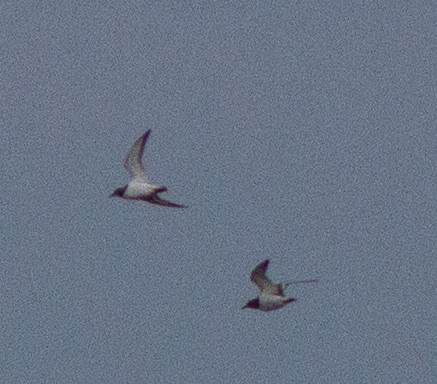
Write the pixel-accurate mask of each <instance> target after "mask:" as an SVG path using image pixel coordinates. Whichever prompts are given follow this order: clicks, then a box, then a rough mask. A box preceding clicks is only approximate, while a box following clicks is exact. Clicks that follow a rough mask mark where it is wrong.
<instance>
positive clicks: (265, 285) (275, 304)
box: [242, 260, 317, 312]
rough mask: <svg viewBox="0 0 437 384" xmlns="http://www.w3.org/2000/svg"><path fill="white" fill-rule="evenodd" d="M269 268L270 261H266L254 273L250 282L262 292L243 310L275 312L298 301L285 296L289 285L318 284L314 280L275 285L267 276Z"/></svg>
mask: <svg viewBox="0 0 437 384" xmlns="http://www.w3.org/2000/svg"><path fill="white" fill-rule="evenodd" d="M268 266H269V260H264V261H263V262H261V263H260V264H258V265H257V266H256V267H255V268H254V270H253V271H252V273H251V275H250V280H252V281H253V282H254V283H255V284H256V285H257V287H258V288H259V290H260V294H259V296H258V297H257V298H255V299H252V300H249V301H248V302H247V304H246V305H245V306H244V307H243V308H242V309H246V308H253V309H259V310H261V311H264V312H268V311H274V310H275V309H279V308H282V307H283V306H285V305H287V304H289V303H292V302H293V301H296V299H295V298H293V297H286V296H285V295H284V290H285V289H286V288H287V287H288V286H289V285H291V284H302V283H316V282H317V280H315V279H313V280H300V281H289V282H286V283H278V284H274V283H272V282H271V281H270V279H269V278H268V277H267V276H266V272H267V268H268Z"/></svg>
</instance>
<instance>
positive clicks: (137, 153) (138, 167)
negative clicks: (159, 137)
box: [124, 129, 152, 182]
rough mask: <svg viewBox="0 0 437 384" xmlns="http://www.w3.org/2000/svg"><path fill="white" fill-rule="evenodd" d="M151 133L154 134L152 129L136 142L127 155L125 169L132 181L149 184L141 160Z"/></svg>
mask: <svg viewBox="0 0 437 384" xmlns="http://www.w3.org/2000/svg"><path fill="white" fill-rule="evenodd" d="M150 132H152V130H151V129H149V130H148V131H146V132H145V133H144V134H143V135H141V136H140V137H139V138H138V139H137V140H136V141H135V143H133V145H132V147H131V149H130V150H129V152H128V153H127V155H126V158H125V159H124V168H125V169H126V171H128V173H129V176H130V178H131V179H136V180H141V181H144V182H147V176H146V171H145V170H144V166H143V163H142V162H141V158H142V157H143V153H144V146H145V144H146V141H147V139H148V137H149V135H150Z"/></svg>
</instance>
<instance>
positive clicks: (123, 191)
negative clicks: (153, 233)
mask: <svg viewBox="0 0 437 384" xmlns="http://www.w3.org/2000/svg"><path fill="white" fill-rule="evenodd" d="M150 132H152V130H151V129H149V130H148V131H147V132H145V133H144V134H143V135H141V136H140V137H139V138H138V139H137V140H136V141H135V143H134V144H133V145H132V147H131V149H130V150H129V152H128V153H127V155H126V158H125V160H124V168H125V169H126V171H127V172H128V173H129V177H130V180H129V183H128V184H126V185H124V186H123V187H120V188H117V189H116V190H115V191H114V192H113V193H112V194H111V195H110V197H120V198H122V199H127V200H141V201H146V202H148V203H151V204H157V205H163V206H164V207H174V208H186V206H185V205H181V204H176V203H173V202H171V201H168V200H164V199H162V198H161V197H160V196H159V193H161V192H167V188H166V187H164V186H163V185H156V184H151V183H150V182H149V180H148V179H147V176H146V172H145V170H144V166H143V163H142V162H141V158H142V157H143V152H144V145H145V144H146V141H147V139H148V137H149V135H150Z"/></svg>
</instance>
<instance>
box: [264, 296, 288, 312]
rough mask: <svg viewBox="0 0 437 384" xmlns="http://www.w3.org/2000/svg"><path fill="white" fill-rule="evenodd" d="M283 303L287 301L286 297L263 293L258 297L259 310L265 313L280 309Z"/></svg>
mask: <svg viewBox="0 0 437 384" xmlns="http://www.w3.org/2000/svg"><path fill="white" fill-rule="evenodd" d="M285 301H287V297H284V296H278V295H270V294H266V293H263V294H261V295H260V297H259V309H260V310H261V311H265V312H268V311H274V310H275V309H279V308H282V307H283V306H284V305H285Z"/></svg>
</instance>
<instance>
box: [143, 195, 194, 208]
mask: <svg viewBox="0 0 437 384" xmlns="http://www.w3.org/2000/svg"><path fill="white" fill-rule="evenodd" d="M147 201H148V202H149V203H151V204H156V205H162V206H164V207H172V208H187V206H186V205H182V204H177V203H173V202H171V201H168V200H164V199H162V198H161V197H159V195H158V194H157V193H154V194H153V195H152V196H150V197H149V198H148V199H147Z"/></svg>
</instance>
